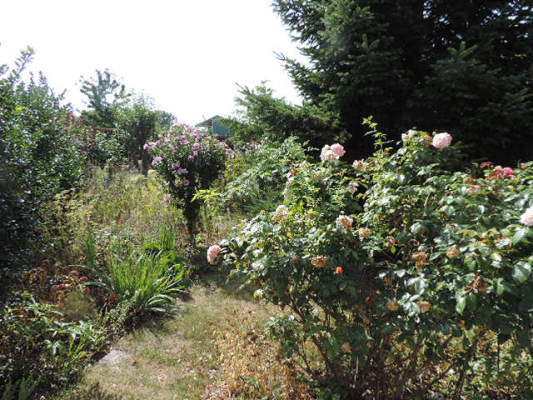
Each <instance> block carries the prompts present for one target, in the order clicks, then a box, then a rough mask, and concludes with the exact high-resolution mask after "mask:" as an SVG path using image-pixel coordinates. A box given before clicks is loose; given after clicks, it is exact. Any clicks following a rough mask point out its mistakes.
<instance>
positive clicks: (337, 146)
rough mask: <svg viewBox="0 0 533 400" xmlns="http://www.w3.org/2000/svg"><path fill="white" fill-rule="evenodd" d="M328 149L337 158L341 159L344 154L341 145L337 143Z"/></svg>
mask: <svg viewBox="0 0 533 400" xmlns="http://www.w3.org/2000/svg"><path fill="white" fill-rule="evenodd" d="M330 149H331V151H332V152H334V153H335V154H336V155H338V156H339V157H342V156H343V155H344V154H346V150H344V147H343V146H342V144H339V143H335V144H333V145H331V147H330Z"/></svg>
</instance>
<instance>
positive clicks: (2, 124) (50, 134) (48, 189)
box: [0, 50, 83, 282]
mask: <svg viewBox="0 0 533 400" xmlns="http://www.w3.org/2000/svg"><path fill="white" fill-rule="evenodd" d="M31 56H32V52H31V51H30V50H28V51H25V52H23V53H22V55H21V57H20V58H19V59H18V60H17V63H16V65H17V66H16V68H15V69H13V70H12V71H9V70H8V68H7V66H5V65H4V66H0V153H2V157H1V159H0V242H1V243H2V244H3V246H4V251H3V252H2V255H1V256H0V262H1V264H2V275H3V278H1V280H2V281H4V282H5V277H6V276H7V274H8V273H12V272H13V270H14V265H15V264H20V263H21V257H22V256H23V255H24V253H27V248H28V244H27V241H28V239H30V238H31V237H32V234H33V233H35V228H36V227H37V226H38V225H39V222H40V211H41V210H42V207H43V205H45V204H46V203H47V202H48V201H50V200H51V199H53V198H54V196H55V195H56V194H57V193H59V192H60V191H62V190H65V189H69V188H72V187H73V186H76V184H77V182H78V181H79V178H80V176H81V174H82V164H83V156H82V154H81V153H80V151H79V150H78V149H77V148H76V146H75V141H74V140H73V136H72V135H70V130H69V129H67V127H66V125H65V120H66V116H67V108H66V107H65V106H63V105H61V102H62V97H61V96H58V95H56V94H54V93H53V91H52V90H51V89H50V87H49V86H48V84H47V82H46V79H45V78H44V77H43V76H40V78H39V80H38V81H37V82H35V81H34V79H33V77H32V79H31V80H30V82H29V83H25V82H23V81H22V80H21V73H22V72H23V70H24V68H25V66H26V65H27V64H28V63H29V62H30V59H31Z"/></svg>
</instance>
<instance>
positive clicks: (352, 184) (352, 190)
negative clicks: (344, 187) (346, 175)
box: [348, 182, 357, 194]
mask: <svg viewBox="0 0 533 400" xmlns="http://www.w3.org/2000/svg"><path fill="white" fill-rule="evenodd" d="M348 192H350V193H351V194H354V193H355V192H357V183H355V182H350V183H348Z"/></svg>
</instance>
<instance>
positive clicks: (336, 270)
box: [335, 267, 344, 274]
mask: <svg viewBox="0 0 533 400" xmlns="http://www.w3.org/2000/svg"><path fill="white" fill-rule="evenodd" d="M343 272H344V270H343V269H342V267H337V268H336V269H335V273H336V274H342V273H343Z"/></svg>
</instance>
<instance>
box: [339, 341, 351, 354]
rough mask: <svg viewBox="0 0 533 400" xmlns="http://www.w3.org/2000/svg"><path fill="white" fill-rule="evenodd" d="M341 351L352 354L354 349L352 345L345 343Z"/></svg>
mask: <svg viewBox="0 0 533 400" xmlns="http://www.w3.org/2000/svg"><path fill="white" fill-rule="evenodd" d="M341 351H342V352H343V353H349V352H351V351H352V348H351V347H350V343H348V342H344V343H343V344H342V346H341Z"/></svg>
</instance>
